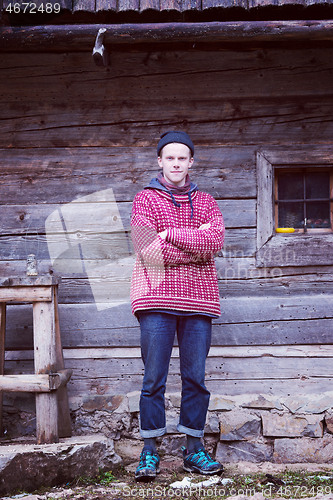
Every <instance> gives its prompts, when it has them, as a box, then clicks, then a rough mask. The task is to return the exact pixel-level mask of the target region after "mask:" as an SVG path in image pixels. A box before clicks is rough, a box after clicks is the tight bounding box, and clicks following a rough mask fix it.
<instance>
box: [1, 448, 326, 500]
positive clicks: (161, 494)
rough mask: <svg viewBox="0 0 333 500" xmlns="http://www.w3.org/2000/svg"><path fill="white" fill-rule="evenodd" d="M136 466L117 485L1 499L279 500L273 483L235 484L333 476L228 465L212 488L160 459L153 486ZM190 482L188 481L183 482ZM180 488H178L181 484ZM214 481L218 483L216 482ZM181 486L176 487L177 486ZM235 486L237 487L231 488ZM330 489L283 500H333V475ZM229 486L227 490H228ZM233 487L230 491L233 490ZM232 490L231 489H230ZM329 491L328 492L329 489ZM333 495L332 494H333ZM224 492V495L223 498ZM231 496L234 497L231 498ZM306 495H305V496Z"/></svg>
mask: <svg viewBox="0 0 333 500" xmlns="http://www.w3.org/2000/svg"><path fill="white" fill-rule="evenodd" d="M133 458H134V457H133ZM136 466H137V460H135V461H132V462H131V461H129V463H125V465H124V467H122V468H121V469H119V471H118V472H114V476H115V481H112V482H108V484H82V478H81V480H80V479H79V478H78V480H77V482H76V483H75V482H73V483H72V484H68V485H65V486H63V487H55V488H51V489H49V490H47V491H38V492H36V493H34V494H27V493H20V494H16V495H13V496H9V497H8V496H7V497H2V499H8V498H10V499H14V498H16V499H17V498H23V500H55V499H57V500H65V499H66V500H67V499H75V500H106V499H108V500H110V499H114V500H127V499H129V500H141V499H145V498H147V499H153V500H169V499H170V500H177V498H181V499H184V500H185V499H187V498H189V499H191V500H201V499H200V497H203V498H202V500H205V497H210V499H211V500H217V499H221V498H223V499H224V498H228V499H230V498H233V499H237V500H264V499H268V500H269V498H270V497H271V498H273V497H274V499H275V500H276V499H277V498H280V496H279V495H276V494H277V492H278V486H276V485H275V486H274V485H273V490H272V486H270V484H271V483H270V482H269V481H267V483H266V484H264V485H260V486H261V489H260V488H252V487H251V490H250V489H249V490H246V491H245V490H244V488H243V489H241V490H240V489H237V487H236V483H232V481H234V480H235V478H236V477H239V476H246V477H247V479H248V481H252V479H251V478H253V477H256V475H258V474H264V475H266V474H268V475H270V476H269V477H273V478H274V477H275V478H276V476H277V475H279V474H281V473H284V472H286V471H300V470H301V471H306V472H308V473H313V474H315V473H316V474H318V473H319V472H321V473H322V474H323V475H324V476H323V477H328V475H332V474H333V464H304V463H302V464H287V465H286V464H273V463H271V462H265V463H260V464H253V463H250V462H239V463H237V464H226V465H225V470H224V472H223V474H222V475H221V476H220V477H217V476H214V478H213V479H212V482H213V483H214V484H211V485H210V486H209V485H208V486H206V487H202V488H201V486H200V485H199V489H198V482H202V481H205V480H207V478H206V477H202V476H198V475H193V476H191V474H189V473H186V472H184V471H183V468H182V459H181V458H178V457H168V456H166V457H163V458H162V459H161V464H160V469H161V472H160V474H159V475H158V476H157V478H156V480H155V481H154V482H152V483H136V482H135V480H134V471H135V468H136ZM184 478H187V479H184ZM181 481H183V483H181V485H179V483H180V482H181ZM184 481H185V482H186V481H190V482H193V483H191V484H193V487H192V485H191V486H190V487H187V488H186V487H185V488H184V486H182V484H183V485H184ZM214 481H215V482H214ZM176 482H178V487H177V484H176V486H175V487H174V486H172V485H174V483H176ZM232 484H235V487H234V488H232ZM329 484H330V485H331V486H329V487H328V486H326V490H323V489H322V488H320V489H317V490H312V491H310V490H308V489H305V490H303V491H300V490H298V493H299V494H298V495H295V496H294V495H293V493H292V491H290V490H288V491H287V492H286V491H285V493H286V494H285V495H283V496H284V498H289V499H292V498H296V497H297V498H302V499H303V500H305V499H306V498H308V496H307V495H306V492H307V491H308V492H309V493H310V494H309V497H310V496H311V497H312V499H311V500H313V498H316V499H317V500H319V499H320V500H333V475H332V481H330V482H329ZM227 485H228V486H227ZM230 485H231V487H230ZM228 488H229V489H228ZM328 488H329V489H328ZM331 491H332V493H331ZM223 492H224V493H225V494H223ZM228 492H229V493H231V495H229V496H228ZM302 493H304V494H302Z"/></svg>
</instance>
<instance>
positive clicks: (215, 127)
mask: <svg viewBox="0 0 333 500" xmlns="http://www.w3.org/2000/svg"><path fill="white" fill-rule="evenodd" d="M294 63H295V64H296V63H297V61H294ZM68 71H71V69H70V68H68ZM78 71H79V70H78ZM247 71H249V69H248V70H247ZM263 71H264V70H263ZM170 72H171V69H170ZM230 72H232V69H230ZM93 77H94V78H95V79H96V83H95V87H96V90H95V93H96V94H99V93H101V92H102V89H101V88H99V79H98V76H96V75H92V78H93ZM206 77H207V78H206V81H208V82H209V81H210V78H212V77H211V74H210V72H209V70H208V69H207V71H206ZM54 78H55V77H54ZM149 78H150V79H151V80H152V82H151V86H153V87H154V86H155V83H154V77H153V76H150V77H149ZM258 78H260V76H258ZM277 78H278V76H277ZM291 78H292V77H291ZM49 84H50V85H55V83H54V82H52V78H51V77H50V82H49ZM57 85H58V86H59V83H58V84H57ZM87 85H88V83H87ZM253 85H254V83H253ZM81 86H83V83H82V82H81ZM202 86H203V83H202ZM216 86H217V88H216V93H220V94H221V96H220V99H216V97H215V96H211V97H208V96H207V98H206V99H203V98H202V96H201V97H199V96H197V98H196V100H188V99H187V98H186V97H185V96H180V100H181V106H180V100H178V99H175V98H174V97H173V98H172V101H171V102H170V101H169V102H170V104H169V106H168V107H167V108H163V109H164V111H163V113H164V115H163V116H164V120H165V123H166V124H168V123H170V122H172V124H173V125H172V126H173V127H175V128H183V127H184V125H183V124H184V123H186V129H187V131H188V132H189V133H190V135H191V136H192V137H194V139H195V144H196V145H200V144H203V138H204V137H206V138H207V139H206V141H205V142H206V143H207V142H208V143H210V144H212V145H214V144H219V143H221V134H223V138H224V142H223V144H232V143H236V144H238V145H242V144H257V142H258V133H260V137H261V144H262V143H269V144H274V145H279V144H281V143H285V142H286V134H288V139H289V140H290V141H291V142H293V143H294V142H295V143H302V144H303V143H308V142H311V141H314V140H315V138H316V137H318V139H320V137H322V139H323V140H326V141H327V142H328V141H329V137H330V134H332V121H331V118H330V117H331V116H332V108H333V103H332V98H331V97H330V96H329V97H328V96H327V95H322V96H321V97H320V96H316V95H315V96H314V95H311V94H310V96H308V95H307V96H296V95H294V96H292V97H290V96H288V95H285V96H271V97H267V96H263V97H260V100H259V101H258V98H253V97H252V96H244V89H243V92H242V93H241V91H240V90H239V92H240V94H239V96H237V97H233V96H232V95H231V94H229V93H228V95H227V96H226V95H224V93H225V92H226V90H227V89H226V88H223V89H222V88H221V89H220V87H219V86H218V82H216ZM295 87H296V84H295ZM290 88H291V90H293V88H294V85H291V87H290ZM80 91H81V92H86V93H88V91H87V90H85V89H81V90H80ZM123 91H124V92H125V89H123ZM202 91H203V92H204V89H202ZM262 91H263V92H264V89H262ZM308 91H309V93H310V92H311V91H310V89H308ZM319 91H320V88H318V92H319ZM7 92H8V91H7ZM17 92H18V93H19V92H20V90H19V89H17ZM62 92H66V89H62V88H60V89H59V95H61V94H62ZM131 92H132V93H131ZM158 92H160V91H158ZM174 92H176V89H174ZM230 92H231V89H230ZM136 93H137V91H136V90H134V89H132V91H128V93H127V94H124V97H126V102H124V100H121V101H119V99H116V97H117V96H118V90H115V92H114V93H112V98H111V97H109V96H105V98H104V101H107V106H108V108H109V110H110V116H109V117H108V120H106V119H105V108H104V105H102V104H101V103H100V102H99V101H97V100H95V99H93V98H92V97H91V100H90V102H83V101H82V102H81V104H80V102H79V101H78V99H75V100H74V96H73V98H72V99H71V100H69V99H68V100H67V98H64V99H65V101H64V100H63V99H62V101H61V102H58V101H57V99H58V98H57V97H53V98H52V97H51V96H50V97H49V98H48V100H47V104H45V103H44V104H43V106H42V105H41V103H40V101H36V102H34V100H33V99H35V97H34V95H27V97H26V98H27V100H28V102H29V103H30V104H29V105H27V104H24V105H23V104H22V103H20V102H19V103H18V102H17V99H16V98H15V94H14V93H13V92H11V94H10V95H8V101H10V102H11V105H10V107H8V106H7V107H6V108H5V109H2V110H1V114H2V116H3V125H2V128H1V132H0V145H2V146H3V147H7V146H10V147H13V146H15V147H25V146H30V147H33V146H34V145H35V146H36V145H39V146H41V147H52V146H54V145H58V146H60V145H63V146H66V147H74V146H81V145H82V146H93V145H94V143H96V141H97V137H98V144H99V145H101V146H103V145H104V146H105V147H108V146H110V145H111V146H122V145H127V146H128V147H131V146H133V144H137V145H138V146H143V145H144V146H146V145H147V144H149V143H151V144H152V146H153V147H154V149H155V142H154V140H155V141H156V142H157V139H158V137H159V135H160V133H161V132H162V131H163V129H162V127H164V125H163V124H162V123H161V120H157V119H156V117H157V116H158V114H159V112H160V105H161V104H160V102H159V101H157V100H152V98H151V95H147V94H145V93H144V92H143V91H142V95H141V100H140V101H139V100H133V95H136ZM272 93H273V89H272ZM57 95H58V94H57ZM170 99H171V96H170ZM92 102H93V103H94V104H92ZM254 110H255V111H254ZM33 112H34V120H36V124H35V123H34V124H33V125H32V124H31V121H32V119H31V116H30V115H31V113H33ZM133 112H134V116H135V118H133ZM188 115H190V116H191V121H190V122H188V121H186V120H187V118H188ZM88 116H89V125H87V117H88ZM147 122H149V124H150V128H149V134H147V126H146V124H147ZM309 123H311V126H312V133H311V128H310V126H309ZM32 126H33V131H32V129H31V127H32ZM124 127H125V128H126V135H125V136H124V134H123V133H122V129H123V128H124ZM59 128H61V129H65V130H66V135H64V136H61V140H60V138H59V134H58V136H57V131H58V129H59ZM13 129H15V130H16V132H15V136H13V134H12V130H13ZM200 132H201V133H200ZM33 133H34V134H35V142H33Z"/></svg>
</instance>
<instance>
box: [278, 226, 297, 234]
mask: <svg viewBox="0 0 333 500" xmlns="http://www.w3.org/2000/svg"><path fill="white" fill-rule="evenodd" d="M276 232H277V233H294V232H295V228H294V227H277V228H276Z"/></svg>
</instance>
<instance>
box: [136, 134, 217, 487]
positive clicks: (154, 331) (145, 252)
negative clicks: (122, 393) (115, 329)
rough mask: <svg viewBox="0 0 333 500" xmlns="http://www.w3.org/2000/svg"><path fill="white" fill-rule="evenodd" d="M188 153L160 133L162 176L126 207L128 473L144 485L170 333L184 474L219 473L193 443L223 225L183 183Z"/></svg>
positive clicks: (152, 464)
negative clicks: (131, 346)
mask: <svg viewBox="0 0 333 500" xmlns="http://www.w3.org/2000/svg"><path fill="white" fill-rule="evenodd" d="M193 155H194V146H193V143H192V141H191V139H190V137H189V136H188V135H187V134H186V133H185V132H179V131H170V132H166V133H165V134H163V135H162V136H161V140H160V141H159V143H158V146H157V156H158V164H159V166H160V167H161V169H162V172H161V173H160V174H159V175H158V176H157V178H155V179H152V181H151V182H150V184H149V185H148V186H146V187H145V189H144V190H143V191H141V192H140V193H138V194H137V195H136V197H135V199H134V202H133V209H132V237H133V243H134V247H135V251H136V254H137V260H136V264H135V268H134V271H133V276H132V286H131V301H132V311H133V313H134V314H135V315H136V316H137V318H138V320H139V322H140V329H141V354H142V359H143V363H144V366H145V373H144V379H143V385H142V391H141V398H140V434H141V436H142V437H143V439H144V447H143V450H142V453H141V456H140V462H139V465H138V468H137V470H136V472H135V477H136V479H137V480H138V481H148V480H151V479H153V478H154V477H155V476H156V474H157V473H158V472H159V456H158V453H157V451H156V446H155V445H156V443H155V440H156V438H157V437H159V436H162V435H163V434H164V433H165V432H166V422H165V408H164V393H165V384H166V378H167V374H168V369H169V363H170V357H171V351H172V347H173V343H174V336H175V332H176V331H177V337H178V345H179V356H180V373H181V380H182V397H181V406H180V417H179V424H178V427H177V429H178V431H179V432H183V433H185V434H186V436H187V448H186V449H185V448H184V449H183V457H184V469H185V470H186V471H191V472H198V473H201V474H208V475H209V474H218V473H221V472H222V470H223V466H222V465H221V464H219V463H218V462H215V461H214V460H212V458H211V457H210V456H209V455H208V453H207V452H206V451H205V449H204V446H203V444H202V443H201V440H200V438H202V437H203V434H204V426H205V421H206V414H207V409H208V404H209V396H210V393H209V391H208V390H207V389H206V387H205V362H206V357H207V355H208V351H209V347H210V341H211V320H212V318H214V317H217V316H219V315H220V301H219V291H218V284H217V275H216V269H215V263H214V254H215V253H216V252H217V251H218V250H220V249H221V248H222V246H223V239H224V223H223V218H222V214H221V212H220V210H219V208H218V205H217V203H216V201H215V200H214V198H213V197H212V196H210V195H209V194H207V193H204V192H202V191H199V190H198V188H197V185H196V184H194V183H192V182H191V181H190V178H189V174H188V171H189V169H190V168H191V167H192V164H193Z"/></svg>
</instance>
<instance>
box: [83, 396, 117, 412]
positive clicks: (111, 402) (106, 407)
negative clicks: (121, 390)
mask: <svg viewBox="0 0 333 500" xmlns="http://www.w3.org/2000/svg"><path fill="white" fill-rule="evenodd" d="M123 400H124V396H123V395H121V394H117V395H110V394H103V395H99V394H96V395H95V396H89V397H86V398H85V399H84V401H83V404H82V408H83V409H84V410H86V411H95V410H103V411H114V410H116V409H117V408H118V407H119V406H120V405H121V403H122V402H123Z"/></svg>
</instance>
